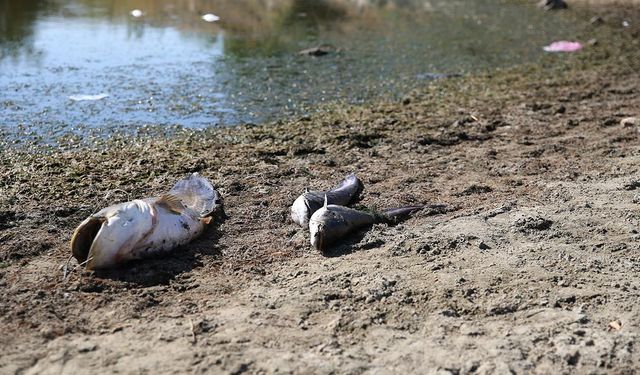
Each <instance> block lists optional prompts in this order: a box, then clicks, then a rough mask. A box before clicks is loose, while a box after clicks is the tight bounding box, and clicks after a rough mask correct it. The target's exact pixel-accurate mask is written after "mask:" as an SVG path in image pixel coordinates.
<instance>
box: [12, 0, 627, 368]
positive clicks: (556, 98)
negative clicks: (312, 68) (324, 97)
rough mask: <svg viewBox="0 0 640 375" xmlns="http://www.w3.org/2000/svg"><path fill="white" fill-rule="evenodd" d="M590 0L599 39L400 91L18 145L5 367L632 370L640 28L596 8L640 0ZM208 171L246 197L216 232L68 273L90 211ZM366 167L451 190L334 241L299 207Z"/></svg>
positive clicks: (231, 200) (403, 187)
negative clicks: (380, 99)
mask: <svg viewBox="0 0 640 375" xmlns="http://www.w3.org/2000/svg"><path fill="white" fill-rule="evenodd" d="M570 11H573V10H570ZM582 11H583V12H585V13H584V18H585V26H584V35H581V36H580V37H581V38H582V39H583V40H588V39H591V38H596V39H597V40H598V43H597V44H596V45H595V46H589V47H588V48H587V49H585V51H582V52H580V53H577V54H574V55H564V56H549V57H548V58H546V59H545V60H544V62H543V63H542V64H541V65H539V66H524V67H517V68H514V69H509V70H506V71H499V72H492V73H491V74H486V75H480V76H474V77H463V78H456V79H449V80H441V81H439V82H437V83H435V84H433V85H430V86H429V87H426V88H424V89H423V90H419V91H417V92H414V93H411V94H410V95H407V97H406V98H405V99H404V100H403V101H402V103H381V104H376V105H371V106H365V107H356V108H352V107H350V108H346V107H345V108H340V107H336V108H333V109H329V110H328V111H327V113H325V114H323V115H320V116H317V117H313V118H303V119H299V120H298V121H290V122H280V123H277V124H272V125H270V126H261V127H240V128H236V129H222V130H212V131H209V132H205V133H193V134H190V133H185V134H182V135H180V136H177V137H175V138H172V139H171V140H163V139H154V138H153V137H147V138H144V137H142V138H141V139H139V140H128V141H127V140H120V141H118V140H114V141H113V142H112V144H111V146H110V147H107V148H106V149H104V150H77V151H72V152H71V151H65V152H63V151H60V152H46V153H45V152H42V153H39V152H33V151H28V152H27V151H19V150H13V149H6V150H3V152H2V154H1V159H0V162H1V163H2V166H3V168H2V170H1V172H0V173H1V174H2V176H1V179H0V181H2V182H1V183H0V188H1V189H2V194H1V197H0V260H1V263H0V301H2V303H0V331H1V332H2V336H1V337H0V353H2V354H1V355H0V373H3V374H4V373H7V374H9V373H25V374H49V373H51V374H53V373H56V374H57V373H76V374H82V373H201V372H202V373H207V372H208V373H229V374H240V373H318V374H334V373H339V374H342V373H346V374H360V373H437V374H469V373H479V374H486V373H500V374H502V373H545V374H546V373H629V374H631V373H635V372H636V369H637V368H638V367H639V366H640V353H639V349H638V344H637V342H638V339H639V336H640V330H638V326H639V325H640V311H639V308H638V298H639V297H640V291H639V290H638V288H639V287H640V277H639V276H638V272H639V271H640V255H639V254H638V245H639V244H640V235H639V233H638V230H639V228H638V224H639V221H640V216H639V215H638V208H639V206H638V204H640V173H639V172H640V169H639V167H638V166H639V165H640V140H639V139H638V134H639V133H638V132H639V129H640V123H637V122H636V123H635V124H633V123H632V122H628V123H626V125H622V124H621V120H623V119H624V118H627V117H638V116H640V92H639V91H638V87H640V75H639V74H638V71H640V58H638V51H639V50H640V48H639V39H638V29H637V28H635V29H634V28H633V27H631V28H622V27H619V26H618V24H617V21H616V23H615V24H614V22H610V23H609V24H607V23H605V25H604V26H596V25H591V24H589V22H588V20H589V17H591V16H592V15H596V14H598V15H601V16H602V17H603V19H604V20H605V21H608V20H619V19H620V18H621V17H623V18H625V19H629V20H630V21H631V22H632V25H638V24H640V17H638V14H639V13H638V11H637V9H636V10H634V9H633V8H606V9H602V8H595V9H591V10H588V11H585V10H582ZM636 121H637V120H636ZM194 171H197V172H199V173H201V174H203V175H205V176H207V177H209V178H210V179H211V180H212V181H214V183H215V185H216V186H217V187H218V188H219V190H220V192H221V193H222V194H223V196H224V198H225V210H226V218H224V219H220V220H219V222H217V223H215V224H214V225H213V227H212V228H211V229H210V230H209V231H208V232H207V233H205V235H204V236H203V237H202V238H201V239H199V240H197V241H195V242H193V243H192V244H189V245H187V246H184V247H183V248H181V249H178V250H177V251H175V252H174V253H172V254H170V255H167V256H164V257H158V258H154V259H149V260H145V261H138V262H134V263H131V264H128V265H126V266H124V267H122V268H121V269H117V270H112V271H109V272H101V273H97V274H94V273H91V272H83V271H82V270H80V269H78V268H74V267H75V265H76V262H75V261H72V262H71V268H72V270H71V272H70V273H69V274H68V275H67V276H66V277H64V276H63V270H62V265H63V264H65V262H66V260H67V258H68V256H69V249H68V242H69V239H70V235H71V232H72V230H73V228H74V227H75V226H76V225H77V224H78V223H79V222H80V221H81V220H82V219H83V218H85V217H86V216H87V215H89V214H90V213H92V212H94V211H96V210H97V209H99V208H101V207H104V206H106V205H109V204H112V203H115V202H119V201H124V200H128V199H133V198H136V197H143V196H150V195H153V194H158V193H161V192H162V191H163V190H165V189H167V188H168V187H169V186H170V185H171V184H172V183H173V182H174V181H175V180H176V179H178V178H179V177H182V176H183V175H185V174H187V173H190V172H194ZM349 172H357V173H358V175H359V176H360V177H361V178H362V180H363V181H364V183H365V191H364V193H363V195H362V200H361V201H360V202H359V203H358V204H360V205H363V206H367V207H379V208H384V207H393V206H399V205H405V204H416V203H444V204H446V205H447V206H448V208H447V210H445V211H444V212H428V211H426V212H421V213H419V214H417V215H416V216H415V217H413V218H411V219H409V220H408V221H406V222H404V223H402V224H399V225H396V226H387V225H382V224H379V225H375V226H373V227H372V228H368V229H367V230H363V231H361V232H359V233H357V234H356V235H354V236H352V237H349V238H347V239H346V240H345V241H344V243H343V244H341V245H339V246H337V247H336V248H335V249H333V251H331V253H330V254H327V255H322V254H320V253H318V252H316V251H314V250H312V249H311V248H310V246H309V245H308V237H307V236H308V235H307V230H304V229H302V228H299V227H296V226H295V225H294V224H292V223H291V222H290V220H289V218H288V215H289V213H288V207H289V205H290V204H291V203H292V202H293V200H294V199H295V197H296V196H297V195H298V194H300V193H301V192H302V191H303V189H304V188H305V187H306V186H312V187H316V188H328V187H330V186H331V185H333V184H335V183H336V182H337V181H339V180H340V179H341V178H342V177H344V175H346V174H347V173H349Z"/></svg>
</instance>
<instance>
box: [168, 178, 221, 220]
mask: <svg viewBox="0 0 640 375" xmlns="http://www.w3.org/2000/svg"><path fill="white" fill-rule="evenodd" d="M169 194H171V195H173V196H175V197H177V198H179V199H180V200H181V201H182V203H183V204H184V205H185V206H186V207H188V208H190V209H192V210H194V211H195V212H197V213H198V214H199V215H200V216H201V217H206V216H211V215H213V214H215V213H216V212H217V211H219V209H220V208H221V207H222V198H221V197H220V194H219V193H218V192H217V191H216V190H215V189H214V188H213V185H211V183H210V182H209V180H207V179H206V178H204V177H202V176H200V175H199V174H198V173H193V174H191V175H189V176H187V177H185V178H183V179H182V180H180V181H178V182H176V184H175V185H174V186H173V188H171V190H170V191H169Z"/></svg>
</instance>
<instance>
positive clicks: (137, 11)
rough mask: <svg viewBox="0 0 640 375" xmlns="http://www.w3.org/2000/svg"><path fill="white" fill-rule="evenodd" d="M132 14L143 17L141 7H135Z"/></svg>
mask: <svg viewBox="0 0 640 375" xmlns="http://www.w3.org/2000/svg"><path fill="white" fill-rule="evenodd" d="M131 16H133V17H135V18H138V17H142V11H141V10H140V9H134V10H132V11H131Z"/></svg>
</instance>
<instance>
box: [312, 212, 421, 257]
mask: <svg viewBox="0 0 640 375" xmlns="http://www.w3.org/2000/svg"><path fill="white" fill-rule="evenodd" d="M423 208H425V206H409V207H402V208H395V209H390V210H386V211H383V212H380V213H370V212H364V211H358V210H354V209H352V208H348V207H344V206H338V205H334V204H326V203H325V205H324V207H322V208H320V209H319V210H318V211H316V212H315V213H314V214H313V215H312V216H311V219H310V220H309V232H310V234H311V245H312V246H313V247H315V248H316V249H317V250H320V251H325V250H326V249H327V247H328V246H329V245H331V244H334V243H335V242H337V241H338V240H340V239H341V238H343V237H344V236H346V235H347V234H349V233H351V232H353V231H355V230H357V229H360V228H363V227H365V226H367V225H371V224H375V223H384V222H397V221H398V220H400V219H402V218H404V217H406V216H408V215H410V214H412V213H414V212H416V211H419V210H421V209H423Z"/></svg>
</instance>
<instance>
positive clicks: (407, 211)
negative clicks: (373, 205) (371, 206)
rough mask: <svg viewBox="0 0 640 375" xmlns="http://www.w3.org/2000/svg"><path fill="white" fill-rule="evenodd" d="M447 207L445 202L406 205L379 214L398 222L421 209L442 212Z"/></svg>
mask: <svg viewBox="0 0 640 375" xmlns="http://www.w3.org/2000/svg"><path fill="white" fill-rule="evenodd" d="M446 208H447V206H446V205H444V204H429V205H418V206H406V207H400V208H391V209H388V210H384V211H382V212H381V213H380V214H379V216H382V218H383V219H386V221H390V222H392V223H397V222H399V221H401V220H405V219H407V218H408V217H409V216H411V215H412V214H414V213H416V212H418V211H421V210H430V211H436V212H439V213H441V212H442V211H443V210H444V209H446Z"/></svg>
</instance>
